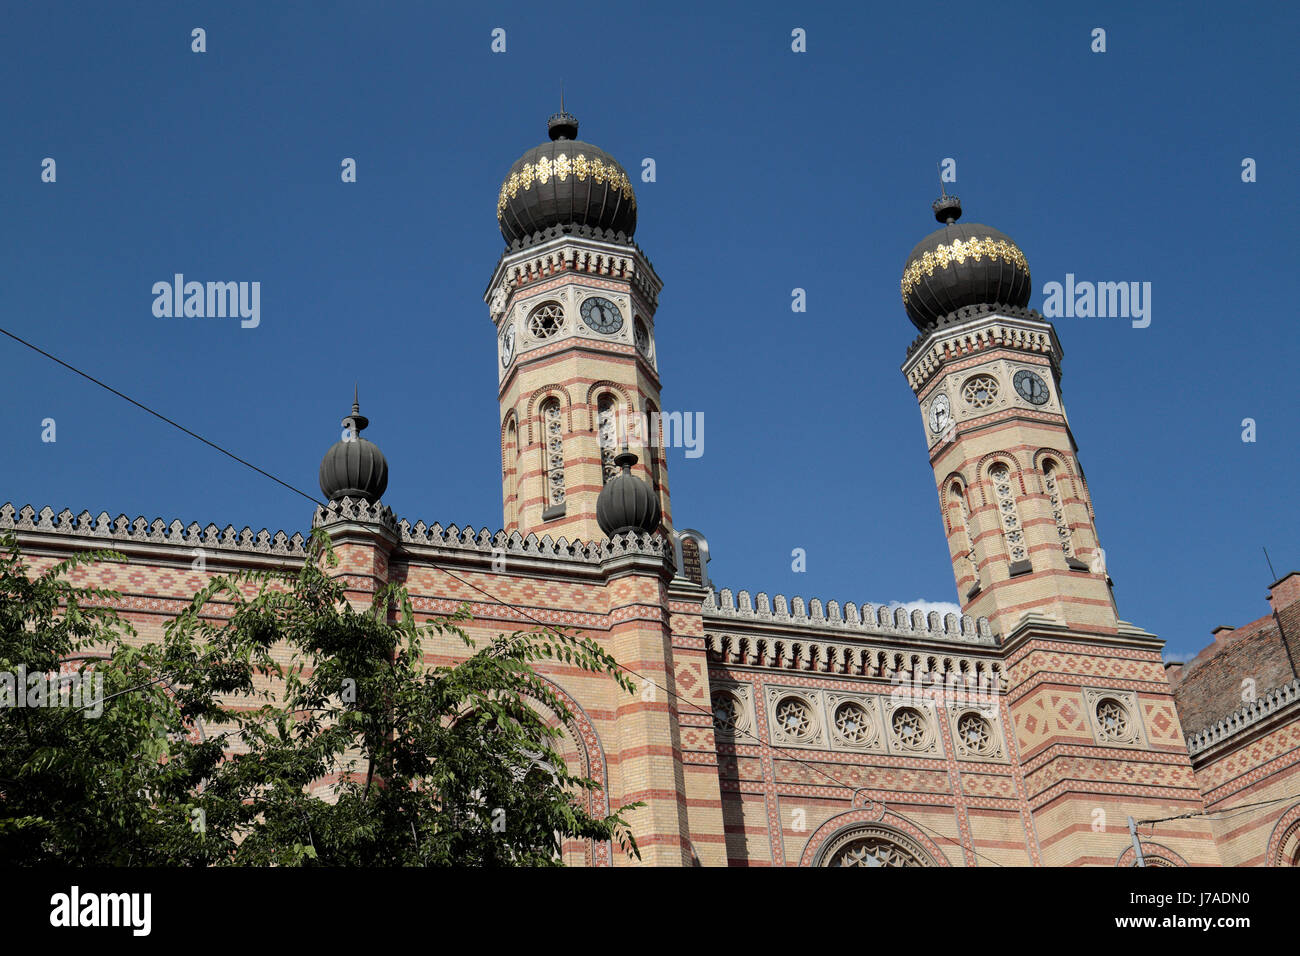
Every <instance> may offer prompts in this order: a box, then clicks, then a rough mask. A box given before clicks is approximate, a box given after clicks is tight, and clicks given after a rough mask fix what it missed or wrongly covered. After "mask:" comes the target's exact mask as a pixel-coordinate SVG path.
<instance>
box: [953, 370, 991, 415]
mask: <svg viewBox="0 0 1300 956" xmlns="http://www.w3.org/2000/svg"><path fill="white" fill-rule="evenodd" d="M961 394H962V398H964V399H966V404H967V405H969V406H970V407H971V408H988V407H989V406H990V405H992V404H993V403H994V402H995V401H997V398H998V382H997V379H995V378H993V377H992V376H990V375H976V376H975V377H974V378H971V379H967V381H966V384H965V385H963V386H962V389H961Z"/></svg>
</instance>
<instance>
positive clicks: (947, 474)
mask: <svg viewBox="0 0 1300 956" xmlns="http://www.w3.org/2000/svg"><path fill="white" fill-rule="evenodd" d="M934 211H935V218H936V219H938V221H939V222H940V223H941V224H942V225H941V226H940V228H939V229H938V230H937V231H935V232H933V233H931V234H930V235H929V236H927V237H926V238H925V239H923V240H921V242H920V243H918V244H917V246H916V247H915V248H914V249H913V250H912V253H911V255H910V256H909V257H908V259H907V264H906V266H905V267H904V270H903V279H902V295H903V306H904V308H905V309H906V311H907V315H908V317H909V318H910V319H911V320H912V322H913V324H914V325H916V327H917V328H918V329H919V330H920V332H921V335H920V336H919V337H918V338H917V339H916V340H915V341H914V342H913V343H912V345H911V347H910V349H909V350H908V354H907V358H906V361H904V363H903V366H902V371H903V374H904V375H905V376H906V377H907V381H908V384H909V385H910V386H911V388H912V391H913V392H914V393H915V395H916V398H917V401H918V402H919V403H920V410H921V417H922V422H923V428H924V430H925V434H926V444H927V447H928V449H929V456H930V464H931V466H932V468H933V470H934V477H935V482H936V485H937V488H938V491H939V502H940V510H941V514H942V518H943V527H944V532H945V534H946V536H947V540H948V550H949V555H950V557H951V559H952V567H953V576H954V579H955V580H956V583H957V590H958V597H959V599H960V601H961V605H962V610H963V611H964V612H965V613H967V614H971V615H975V616H982V617H987V618H988V620H989V623H990V625H991V626H992V628H993V630H994V631H995V632H996V633H997V634H998V635H999V636H1000V640H1001V644H1002V650H1003V653H1004V654H1005V656H1006V662H1007V673H1008V677H1009V680H1008V688H1007V697H1006V701H1005V707H1006V709H1007V714H1008V716H1009V718H1010V721H1011V722H1012V723H1013V724H1014V728H1015V741H1014V743H1015V748H1016V750H1017V751H1018V759H1019V761H1020V762H1021V765H1022V767H1023V768H1024V782H1025V790H1026V795H1027V798H1028V801H1029V805H1030V809H1031V812H1032V813H1033V815H1034V818H1035V824H1036V829H1037V831H1038V832H1039V833H1040V834H1050V837H1043V838H1042V839H1041V841H1040V849H1041V851H1042V859H1043V861H1044V862H1045V863H1048V864H1056V865H1060V864H1080V863H1094V864H1104V865H1115V863H1116V861H1117V860H1120V859H1122V854H1123V853H1124V852H1125V848H1126V847H1127V846H1128V845H1129V844H1130V837H1129V833H1128V827H1127V820H1128V818H1129V817H1134V818H1135V819H1139V820H1141V819H1157V818H1161V817H1170V816H1174V815H1179V814H1184V813H1188V812H1194V811H1197V810H1199V809H1201V807H1202V803H1201V800H1200V796H1199V792H1198V790H1197V787H1196V780H1195V777H1194V775H1193V773H1192V768H1191V760H1190V758H1189V757H1188V755H1187V747H1186V741H1185V740H1184V737H1183V732H1182V728H1181V726H1180V724H1179V720H1178V713H1177V710H1176V708H1175V706H1174V701H1173V695H1172V690H1171V688H1170V687H1169V684H1168V683H1167V681H1166V680H1165V676H1164V670H1163V662H1162V660H1161V654H1160V650H1161V648H1162V647H1163V642H1162V641H1160V640H1159V639H1158V638H1156V636H1155V635H1153V634H1148V633H1147V632H1145V631H1143V630H1142V629H1141V628H1138V627H1135V626H1134V625H1132V624H1129V623H1127V622H1125V621H1121V620H1120V619H1119V616H1118V614H1117V611H1116V606H1115V601H1114V597H1113V595H1112V592H1111V581H1110V578H1109V576H1108V575H1107V573H1106V565H1105V560H1104V553H1103V552H1102V550H1101V546H1100V544H1099V542H1098V539H1097V532H1096V527H1095V525H1094V514H1093V508H1092V502H1091V500H1090V497H1089V494H1088V486H1087V483H1086V482H1085V481H1084V477H1083V470H1082V468H1081V466H1080V465H1079V461H1078V457H1077V447H1076V445H1075V441H1074V436H1073V434H1072V432H1071V430H1070V423H1069V419H1068V418H1067V416H1066V411H1065V404H1064V400H1063V398H1062V395H1061V360H1062V356H1063V353H1062V349H1061V344H1060V341H1059V340H1058V338H1057V335H1056V331H1055V329H1053V328H1052V325H1051V324H1050V323H1049V322H1047V321H1045V320H1044V319H1043V317H1042V316H1041V315H1039V314H1038V313H1037V312H1036V311H1034V310H1032V309H1029V308H1027V306H1028V304H1029V299H1030V295H1031V293H1032V285H1031V282H1030V274H1029V265H1028V263H1027V262H1026V260H1025V256H1024V253H1022V252H1021V251H1020V249H1019V248H1018V247H1017V246H1016V244H1015V243H1014V242H1013V241H1012V240H1011V239H1010V237H1008V236H1006V235H1005V234H1003V233H1001V232H999V231H998V230H996V229H993V228H991V227H989V226H984V225H980V224H978V223H971V224H962V223H958V219H959V218H960V216H961V204H960V202H959V201H958V199H957V198H956V197H955V196H943V197H941V198H940V199H939V200H938V201H936V202H935V203H934ZM1149 849H1150V850H1151V853H1150V856H1151V858H1152V859H1156V858H1159V859H1164V860H1167V861H1173V862H1178V861H1183V862H1187V863H1212V862H1217V857H1216V854H1215V849H1214V844H1213V839H1212V836H1211V834H1210V832H1209V829H1208V826H1207V825H1206V824H1205V823H1204V822H1202V821H1195V820H1188V821H1187V823H1186V826H1184V827H1182V828H1180V830H1179V831H1178V836H1177V837H1176V838H1173V839H1171V840H1170V841H1169V843H1168V844H1162V845H1159V846H1157V845H1153V846H1152V847H1150V848H1149ZM1130 852H1131V851H1130Z"/></svg>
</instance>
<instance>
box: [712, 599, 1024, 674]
mask: <svg viewBox="0 0 1300 956" xmlns="http://www.w3.org/2000/svg"><path fill="white" fill-rule="evenodd" d="M705 613H706V620H707V613H708V612H707V611H706V612H705ZM704 649H705V651H707V652H708V654H709V658H710V660H712V661H713V662H714V663H717V664H721V665H723V666H728V667H761V668H765V669H769V670H784V671H797V672H800V673H808V674H828V675H831V676H835V675H842V676H845V677H868V678H874V679H876V680H882V681H889V682H890V683H891V684H892V685H896V686H897V685H902V686H903V687H904V688H905V691H908V692H916V691H924V689H925V687H926V685H933V687H934V688H938V687H940V686H941V685H942V687H944V688H951V691H952V692H953V693H954V694H963V693H966V694H977V693H996V694H1005V693H1006V690H1007V672H1006V665H1005V663H1004V662H1003V661H1002V660H1001V659H1000V658H988V657H969V656H966V655H963V654H956V655H954V654H951V653H938V654H936V653H927V652H925V651H922V650H916V649H912V648H899V647H884V646H871V645H863V644H841V643H838V642H835V641H829V640H823V639H821V637H820V635H816V634H810V635H808V636H806V637H779V636H771V637H769V636H765V635H756V634H719V633H714V632H712V631H706V632H705V635H704Z"/></svg>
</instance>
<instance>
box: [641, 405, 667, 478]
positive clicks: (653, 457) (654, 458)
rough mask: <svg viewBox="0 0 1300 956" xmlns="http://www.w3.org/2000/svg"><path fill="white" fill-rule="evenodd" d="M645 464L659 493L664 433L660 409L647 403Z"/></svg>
mask: <svg viewBox="0 0 1300 956" xmlns="http://www.w3.org/2000/svg"><path fill="white" fill-rule="evenodd" d="M645 417H646V423H645V432H646V433H645V436H644V438H643V440H644V441H645V464H646V470H647V471H649V472H650V487H651V488H653V489H654V490H655V492H656V493H657V492H658V491H659V455H660V450H659V445H660V442H661V441H662V440H663V431H662V429H661V427H660V421H659V409H657V408H655V407H654V404H653V403H652V402H646V406H645Z"/></svg>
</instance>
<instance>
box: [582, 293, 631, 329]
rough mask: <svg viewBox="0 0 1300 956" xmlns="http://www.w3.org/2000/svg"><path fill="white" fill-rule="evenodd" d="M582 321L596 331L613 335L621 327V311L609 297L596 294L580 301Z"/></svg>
mask: <svg viewBox="0 0 1300 956" xmlns="http://www.w3.org/2000/svg"><path fill="white" fill-rule="evenodd" d="M582 321H584V322H586V323H587V325H588V326H590V327H591V328H592V329H594V330H595V331H597V332H600V333H602V334H604V335H613V334H614V333H615V332H617V331H618V330H619V329H621V328H622V327H623V313H622V312H620V311H619V310H618V306H616V305H615V304H614V303H613V302H610V301H609V299H602V298H601V297H600V296H598V295H596V296H592V297H591V298H590V299H587V300H586V301H585V302H583V303H582Z"/></svg>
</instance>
